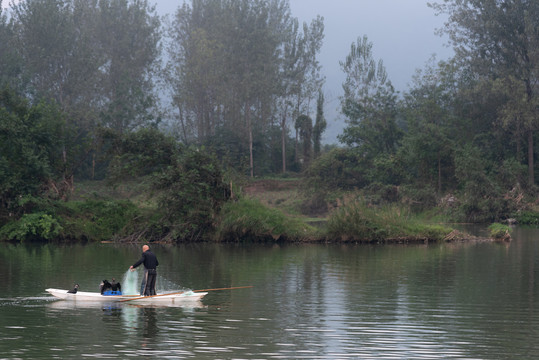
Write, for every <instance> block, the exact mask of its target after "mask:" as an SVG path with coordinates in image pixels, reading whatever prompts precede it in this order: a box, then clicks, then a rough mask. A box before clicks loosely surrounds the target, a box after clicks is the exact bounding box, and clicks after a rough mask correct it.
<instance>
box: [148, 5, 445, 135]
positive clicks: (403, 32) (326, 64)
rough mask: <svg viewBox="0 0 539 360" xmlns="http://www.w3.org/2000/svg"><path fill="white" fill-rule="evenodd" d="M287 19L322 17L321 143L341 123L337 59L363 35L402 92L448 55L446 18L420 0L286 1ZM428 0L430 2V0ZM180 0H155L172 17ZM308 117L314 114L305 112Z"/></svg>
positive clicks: (341, 78) (340, 80) (336, 131)
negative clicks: (431, 63)
mask: <svg viewBox="0 0 539 360" xmlns="http://www.w3.org/2000/svg"><path fill="white" fill-rule="evenodd" d="M289 1H290V9H291V12H292V15H293V16H294V17H297V18H298V19H299V21H300V23H303V22H307V23H310V22H311V21H312V20H313V19H315V18H316V16H317V15H321V16H323V17H324V25H325V30H324V33H325V38H324V45H323V47H322V51H321V53H320V55H319V60H320V63H321V65H322V73H323V74H324V76H325V77H326V84H325V85H324V95H325V99H326V106H325V108H324V111H325V116H326V120H327V123H328V127H327V130H326V132H325V134H324V137H323V142H324V143H327V144H332V143H337V135H338V134H340V133H341V132H342V129H343V127H344V120H343V117H342V115H340V110H339V109H338V108H339V105H340V101H339V96H341V95H342V83H343V81H344V74H343V73H342V71H341V69H340V66H339V61H342V60H344V59H345V58H346V56H347V55H348V53H349V52H350V45H351V44H352V43H353V42H355V41H356V39H357V38H358V37H362V36H363V35H367V37H368V38H369V40H370V41H371V42H372V43H373V53H374V57H375V59H382V60H383V61H384V64H385V66H386V69H387V73H388V76H389V79H390V80H391V82H392V83H393V86H395V89H396V90H398V91H400V92H403V91H406V90H407V88H408V84H409V83H410V82H411V80H412V76H413V74H414V73H415V71H416V69H418V68H423V66H424V64H425V63H426V62H427V60H428V59H429V58H430V57H431V56H432V55H433V54H436V56H437V59H439V60H442V59H447V58H449V57H451V56H452V55H453V51H452V49H450V48H448V47H447V46H445V45H444V44H447V38H441V37H440V36H438V35H435V33H434V32H435V30H436V29H437V28H440V27H442V26H443V24H444V22H445V20H446V18H445V17H442V16H436V15H435V13H434V10H433V9H431V8H429V7H428V6H427V1H426V0H331V1H328V0H289ZM431 1H433V0H431ZM183 2H184V1H183V0H159V1H157V2H156V4H157V10H158V12H159V13H160V14H170V15H173V14H174V12H175V10H176V9H177V8H178V6H179V4H182V3H183ZM311 115H312V116H314V115H315V114H311Z"/></svg>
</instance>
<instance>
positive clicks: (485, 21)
mask: <svg viewBox="0 0 539 360" xmlns="http://www.w3.org/2000/svg"><path fill="white" fill-rule="evenodd" d="M430 5H431V6H432V7H433V8H434V9H435V10H436V11H437V12H439V13H445V14H448V15H449V20H448V22H447V23H446V25H445V29H444V31H445V32H446V33H447V34H449V36H450V39H451V42H452V45H453V47H454V49H455V52H456V56H457V58H458V59H460V60H462V61H463V62H465V63H466V64H468V65H469V66H471V68H472V69H473V70H474V71H475V72H476V73H477V74H478V75H480V76H482V77H485V78H488V79H491V80H493V81H499V79H506V81H509V82H513V83H520V84H521V85H520V86H516V87H515V86H512V87H510V88H512V91H511V93H508V94H507V95H508V96H510V97H511V98H512V101H510V102H509V103H508V104H507V106H506V107H505V109H504V115H503V116H505V117H506V119H507V118H509V119H515V120H516V122H515V126H517V125H518V124H522V125H523V127H524V131H525V132H526V134H527V135H526V137H527V144H528V155H527V158H528V183H529V184H530V185H533V184H534V183H535V179H534V134H535V132H536V131H537V129H538V125H539V124H538V122H539V118H538V113H537V106H538V104H539V100H538V92H539V89H538V86H539V83H538V81H537V79H538V69H539V57H538V55H537V47H538V44H539V26H538V22H537V19H538V18H539V2H537V1H528V0H507V1H498V0H444V1H443V2H440V3H434V4H430ZM515 90H516V91H515ZM520 98H524V99H525V100H524V103H523V102H522V101H521V100H520ZM509 113H513V114H512V115H511V116H509V117H507V115H508V114H509Z"/></svg>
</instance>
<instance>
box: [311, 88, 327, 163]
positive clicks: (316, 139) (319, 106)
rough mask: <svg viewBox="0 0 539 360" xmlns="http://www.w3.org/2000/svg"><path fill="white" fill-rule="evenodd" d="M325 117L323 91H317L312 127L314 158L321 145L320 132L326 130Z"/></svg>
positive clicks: (318, 154)
mask: <svg viewBox="0 0 539 360" xmlns="http://www.w3.org/2000/svg"><path fill="white" fill-rule="evenodd" d="M326 126H327V123H326V119H325V118H324V93H322V90H320V91H319V92H318V101H317V102H316V120H315V123H314V128H313V152H314V154H313V155H314V158H315V159H316V158H317V157H318V156H320V148H321V145H322V134H323V133H324V131H326Z"/></svg>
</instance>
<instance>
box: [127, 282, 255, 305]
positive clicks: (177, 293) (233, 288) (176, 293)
mask: <svg viewBox="0 0 539 360" xmlns="http://www.w3.org/2000/svg"><path fill="white" fill-rule="evenodd" d="M252 287H253V286H235V287H229V288H217V289H201V290H184V291H178V292H173V293H166V294H159V295H150V296H137V297H133V298H130V299H122V300H120V301H119V302H125V301H133V300H140V299H151V298H154V297H159V296H169V295H180V294H184V293H186V292H188V291H192V292H204V291H217V290H235V289H248V288H252Z"/></svg>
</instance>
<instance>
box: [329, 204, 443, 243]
mask: <svg viewBox="0 0 539 360" xmlns="http://www.w3.org/2000/svg"><path fill="white" fill-rule="evenodd" d="M452 230H453V229H451V228H448V227H446V226H442V225H437V224H425V223H424V222H420V221H419V220H418V219H417V218H416V217H415V216H414V215H413V214H412V213H411V212H410V211H409V210H408V209H406V208H403V207H400V206H397V205H385V206H370V205H368V204H365V203H364V202H362V201H353V202H350V203H347V204H345V205H343V206H342V207H340V208H339V209H337V210H336V211H335V212H333V213H332V214H331V215H330V217H329V220H328V223H327V236H328V238H333V239H340V240H348V241H360V242H382V241H399V242H408V241H442V240H443V239H444V238H445V236H446V235H447V234H449V233H451V231H452Z"/></svg>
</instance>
